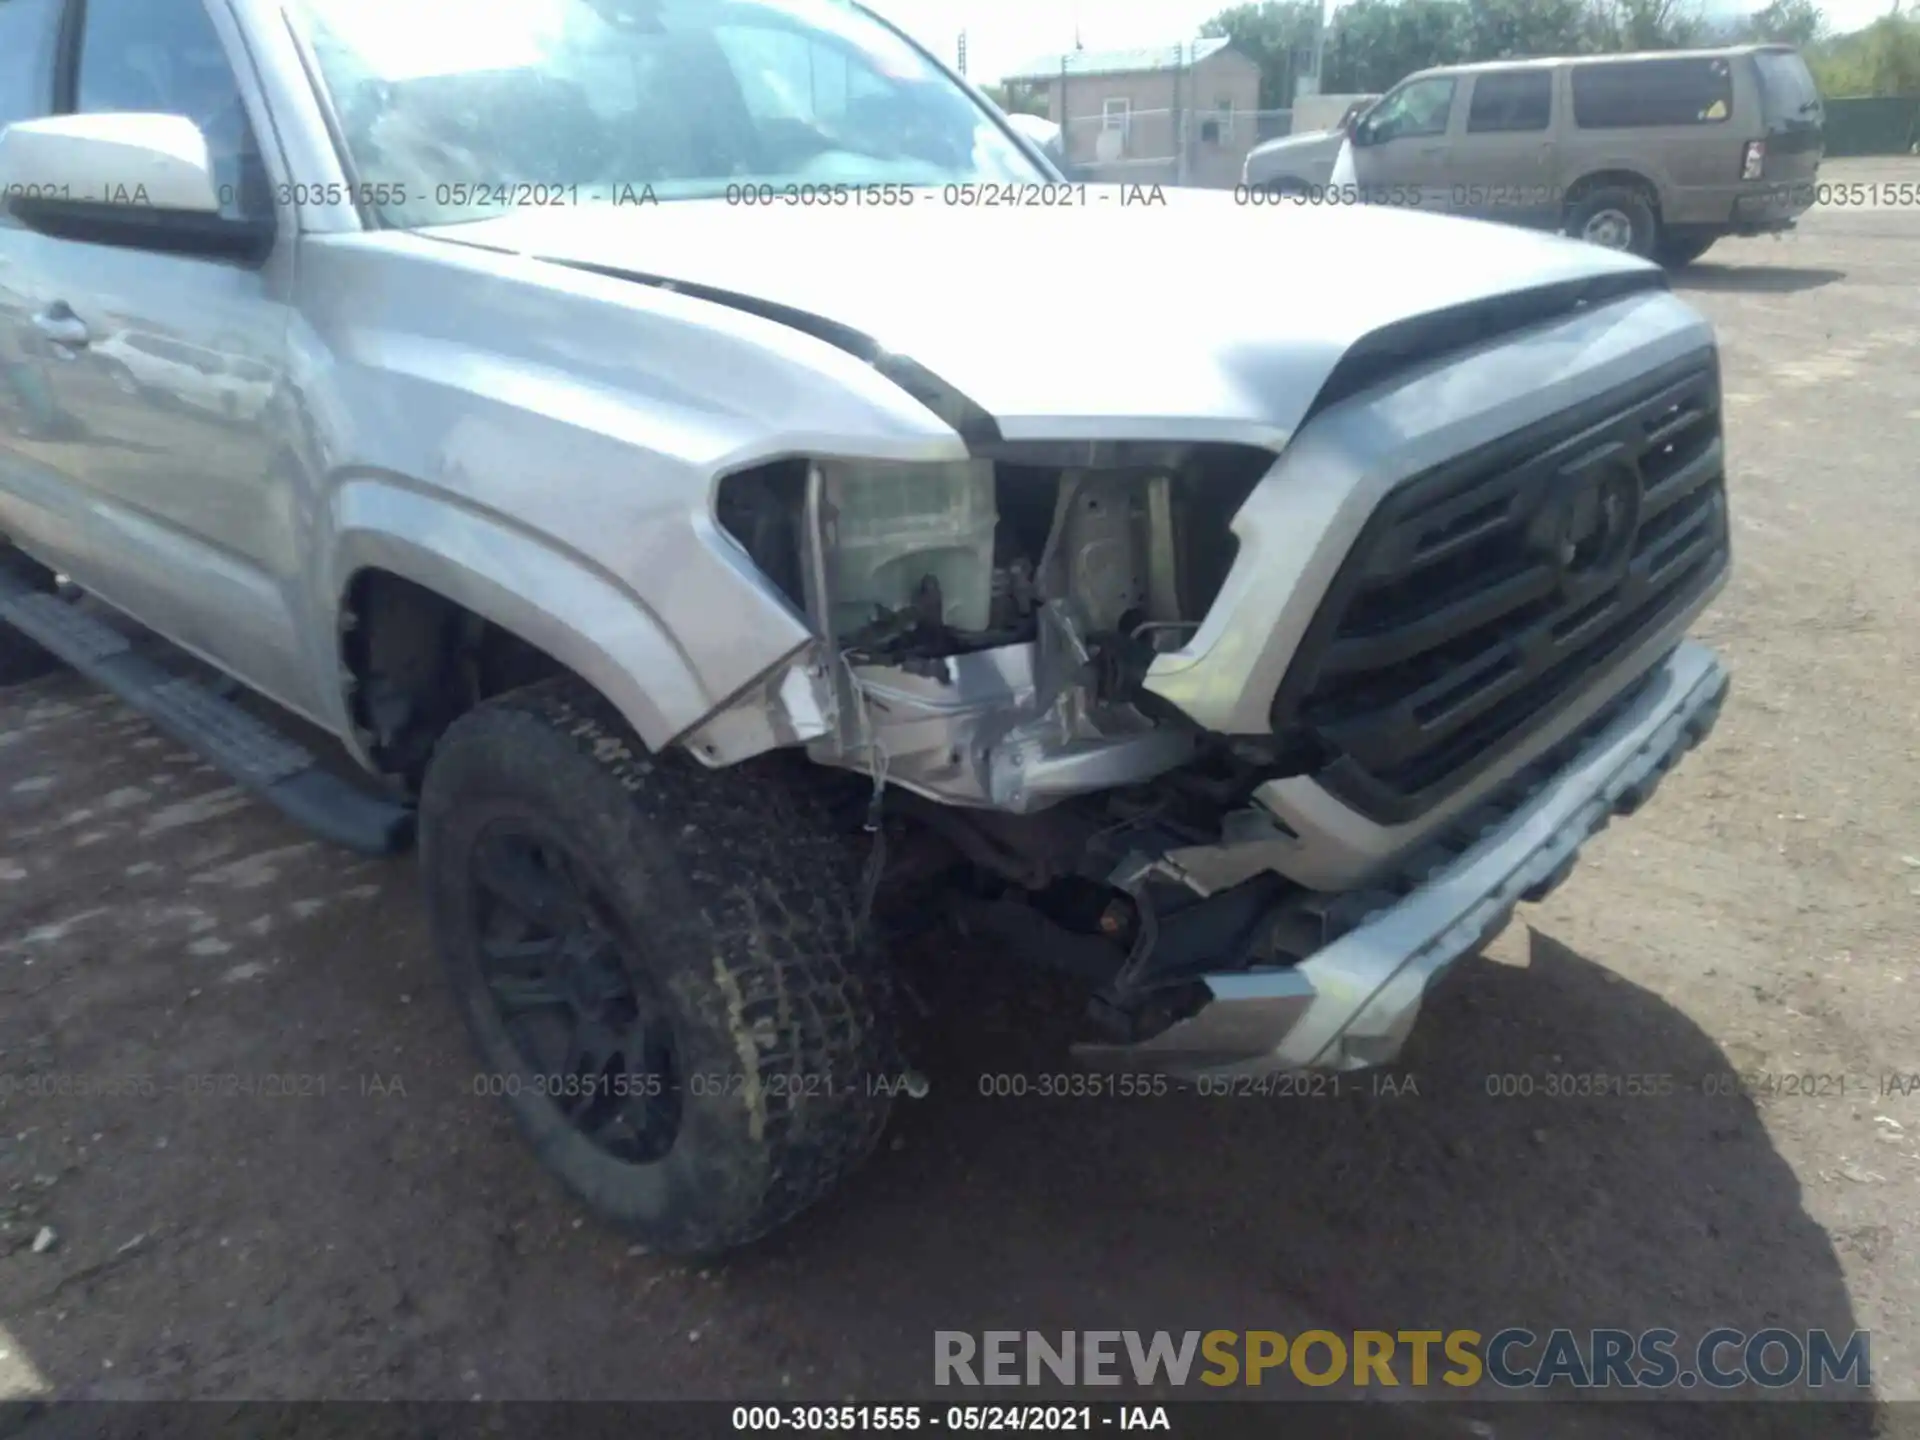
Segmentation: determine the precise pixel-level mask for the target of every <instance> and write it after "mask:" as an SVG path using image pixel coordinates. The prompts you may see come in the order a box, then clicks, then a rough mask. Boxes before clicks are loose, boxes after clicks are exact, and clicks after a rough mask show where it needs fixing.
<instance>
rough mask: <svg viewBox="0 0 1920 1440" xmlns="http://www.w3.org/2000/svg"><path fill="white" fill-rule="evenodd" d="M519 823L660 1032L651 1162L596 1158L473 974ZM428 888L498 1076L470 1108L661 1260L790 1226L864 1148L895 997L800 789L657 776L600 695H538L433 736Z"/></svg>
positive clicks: (837, 849)
mask: <svg viewBox="0 0 1920 1440" xmlns="http://www.w3.org/2000/svg"><path fill="white" fill-rule="evenodd" d="M528 823H531V824H534V825H537V826H545V827H548V829H550V830H551V831H552V832H553V833H555V834H557V835H559V836H560V837H562V841H563V847H564V850H565V852H566V860H567V861H568V862H570V863H571V864H573V865H575V866H577V867H579V868H580V870H581V871H582V872H583V873H584V874H585V875H586V876H587V877H589V879H590V881H591V883H592V885H593V886H594V887H596V888H597V894H598V895H599V896H600V897H601V900H600V901H599V902H597V903H602V904H604V907H605V909H606V910H607V911H609V912H611V914H612V916H613V919H614V921H615V922H616V923H617V924H618V925H619V926H620V927H621V928H620V931H619V933H621V934H622V935H627V936H630V937H633V941H634V943H632V944H631V945H621V946H619V947H617V948H618V950H619V953H620V956H621V963H622V964H623V965H624V967H625V970H626V973H627V974H628V975H630V976H632V977H633V978H634V980H635V983H636V987H637V989H636V993H640V989H642V988H643V989H644V991H645V993H648V994H650V995H652V996H653V997H654V999H655V1000H656V1002H658V1004H657V1008H658V1010H659V1011H660V1012H661V1013H663V1014H665V1015H666V1016H667V1018H668V1019H669V1020H670V1023H671V1029H672V1044H673V1054H674V1064H673V1080H672V1085H671V1088H672V1091H673V1093H674V1094H675V1095H676V1096H677V1104H678V1120H677V1125H678V1128H677V1130H674V1131H673V1133H672V1137H671V1148H669V1149H666V1150H665V1152H664V1153H663V1154H660V1155H659V1156H658V1157H657V1158H655V1159H652V1160H651V1162H650V1163H638V1162H636V1161H634V1160H631V1159H625V1158H621V1157H619V1156H616V1155H613V1154H609V1153H607V1152H606V1151H605V1150H603V1149H601V1148H599V1146H597V1145H596V1143H595V1141H594V1140H593V1139H590V1138H589V1137H588V1136H587V1135H585V1134H583V1133H582V1132H581V1130H579V1129H576V1128H575V1127H574V1126H573V1125H571V1124H570V1123H569V1122H568V1120H567V1118H566V1116H565V1115H564V1114H563V1113H562V1111H561V1109H560V1108H559V1106H558V1105H557V1104H556V1103H555V1102H554V1100H552V1099H550V1098H548V1097H547V1095H545V1094H543V1093H537V1087H536V1086H535V1085H533V1084H531V1083H529V1082H530V1081H531V1080H532V1079H533V1077H532V1075H531V1073H530V1062H529V1060H528V1058H527V1057H526V1055H525V1053H524V1051H523V1050H522V1049H521V1048H519V1047H518V1046H517V1045H516V1041H515V1039H514V1036H513V1034H512V1033H511V1032H510V1031H509V1029H508V1026H507V1023H506V1021H505V1020H504V1019H503V1018H502V1014H501V1012H500V1010H499V1009H498V1008H497V1006H496V1004H495V991H494V990H493V989H492V988H490V983H489V981H488V980H487V979H486V978H485V976H484V974H483V971H482V968H481V967H482V964H483V961H482V958H481V957H482V952H481V950H480V941H481V934H480V931H479V929H478V928H477V922H476V914H477V912H476V909H475V905H476V901H475V900H474V898H473V897H474V895H475V894H476V890H475V888H474V887H475V882H474V880H473V878H472V875H473V870H472V867H473V865H474V863H475V856H476V844H477V842H478V841H479V840H480V837H481V835H482V833H483V831H484V832H486V833H488V834H498V833H499V831H500V829H501V827H506V828H507V829H509V830H511V829H512V827H514V826H516V825H524V824H528ZM489 827H492V828H491V829H489ZM489 843H491V842H489ZM420 868H421V873H422V876H423V879H424V883H425V888H426V895H427V902H428V912H429V918H430V923H431V925H432V930H433V937H434V942H435V945H436V948H438V950H439V951H440V953H441V957H442V959H443V961H444V962H445V963H446V965H447V967H448V971H449V974H450V976H451V978H452V982H453V988H454V994H455V997H456V999H457V1000H458V1002H459V1004H460V1007H461V1009H462V1011H463V1012H464V1014H465V1017H466V1020H467V1023H468V1026H469V1028H470V1029H471V1031H472V1033H473V1036H474V1040H475V1043H476V1044H477V1046H478V1047H479V1052H480V1057H481V1071H482V1074H483V1075H485V1076H500V1077H506V1078H505V1081H504V1083H503V1084H501V1085H498V1086H493V1085H489V1086H487V1087H484V1088H490V1089H504V1090H506V1091H507V1092H508V1093H506V1094H505V1095H504V1097H503V1098H504V1099H505V1100H506V1103H507V1105H508V1107H509V1109H510V1110H511V1111H512V1112H513V1115H514V1117H515V1119H516V1120H517V1121H518V1123H519V1125H520V1128H521V1130H522V1131H523V1133H524V1134H525V1136H526V1138H527V1140H528V1141H529V1142H530V1143H531V1144H532V1146H533V1148H534V1151H535V1152H536V1154H537V1155H538V1157H539V1158H540V1160H541V1162H542V1163H543V1164H544V1165H545V1166H546V1167H547V1168H548V1169H550V1170H551V1171H552V1172H553V1173H554V1174H555V1175H557V1176H558V1177H559V1179H560V1180H561V1181H562V1182H564V1184H565V1185H566V1186H567V1187H568V1188H569V1189H570V1190H572V1191H573V1192H574V1194H576V1195H577V1196H578V1197H579V1198H580V1199H581V1200H583V1201H584V1202H585V1203H586V1204H587V1206H588V1207H589V1208H590V1209H591V1210H592V1211H593V1212H594V1213H595V1214H597V1215H599V1216H600V1217H602V1218H604V1219H605V1220H607V1221H609V1222H611V1223H613V1224H615V1225H616V1226H618V1227H620V1228H621V1229H623V1230H625V1231H627V1232H629V1233H630V1234H632V1235H634V1236H635V1238H637V1239H640V1240H642V1241H644V1242H645V1243H646V1244H648V1245H650V1246H652V1247H654V1248H656V1249H659V1250H663V1251H670V1252H675V1253H692V1254H704V1253H711V1252H717V1251H720V1250H724V1249H728V1248H731V1247H734V1246H738V1245H741V1244H744V1243H745V1242H747V1241H750V1240H753V1239H755V1238H756V1237H758V1236H760V1235H763V1234H765V1233H767V1232H768V1231H770V1230H773V1229H774V1228H775V1227H777V1226H779V1225H781V1224H783V1223H784V1222H786V1221H787V1220H789V1219H791V1218H792V1217H793V1216H794V1215H796V1214H798V1213H799V1212H800V1211H801V1210H803V1209H805V1208H806V1207H807V1206H809V1205H811V1204H812V1203H814V1202H815V1201H816V1200H818V1199H820V1198H821V1197H822V1196H823V1195H825V1194H826V1193H827V1192H828V1191H829V1190H831V1189H832V1188H833V1187H834V1186H835V1185H836V1184H837V1183H838V1182H839V1181H840V1180H841V1179H842V1178H843V1177H844V1176H846V1175H847V1174H848V1173H849V1172H850V1171H852V1170H853V1169H854V1168H855V1167H856V1166H858V1165H859V1163H860V1162H861V1161H862V1160H863V1159H864V1158H865V1157H866V1156H867V1154H868V1153H869V1152H870V1151H871V1150H872V1149H873V1147H874V1144H875V1142H876V1141H877V1140H878V1138H879V1136H880V1133H881V1131H882V1129H883V1128H884V1126H885V1124H886V1118H887V1111H888V1100H887V1092H886V1088H885V1087H886V1083H887V1078H888V1076H889V1075H891V1074H893V1073H894V1072H896V1071H897V1070H898V1061H897V1054H896V1051H895V1048H894V1045H895V1041H894V1030H893V1025H892V1004H891V998H892V992H891V986H890V984H889V983H888V982H889V977H888V975H887V973H886V971H885V970H884V968H883V967H882V966H881V965H880V964H879V963H877V961H876V958H875V957H874V955H873V953H872V950H871V947H870V946H868V945H867V944H866V943H865V942H864V941H862V940H861V939H859V938H857V931H856V913H857V900H856V886H857V880H858V870H859V856H858V853H857V850H855V849H853V848H850V847H849V846H848V844H847V841H846V839H845V837H843V836H841V835H839V834H837V833H836V832H835V830H834V828H833V825H832V823H831V821H830V820H828V819H827V817H826V816H825V814H824V812H823V811H821V810H820V808H819V806H818V802H817V800H816V799H815V798H814V797H813V792H811V791H810V790H809V788H808V787H807V786H805V785H804V784H800V785H789V784H785V783H782V777H781V776H780V775H779V774H778V773H776V771H775V770H774V769H769V768H763V767H762V766H761V765H759V764H756V763H749V764H748V765H746V766H741V767H735V768H732V769H721V770H706V769H703V768H702V767H700V766H699V765H698V764H697V763H695V762H694V761H692V760H691V759H689V758H688V757H686V756H684V755H681V754H679V753H678V752H674V753H670V754H665V755H650V754H648V753H647V751H646V750H645V748H644V747H643V746H642V745H641V743H640V742H639V741H638V740H637V739H636V738H635V737H634V736H633V735H632V733H631V732H630V730H629V729H628V728H627V726H626V725H625V723H624V722H623V721H622V720H621V718H620V717H619V715H618V714H617V713H616V712H615V711H614V710H613V708H612V707H611V706H610V705H608V704H607V702H606V701H605V700H603V699H602V698H600V697H599V696H598V695H597V694H595V693H594V692H593V691H592V690H591V689H589V688H588V687H586V686H584V685H582V684H580V683H579V682H577V681H574V680H571V679H563V680H555V681H548V682H543V683H541V684H538V685H534V686H531V687H529V688H527V689H524V690H520V691H516V692H514V693H512V694H510V695H506V696H503V697H501V698H499V699H496V700H493V701H490V702H488V703H486V704H484V705H481V706H479V707H478V708H476V709H474V710H472V711H470V712H469V713H468V714H466V715H465V716H463V717H462V718H461V719H459V720H458V721H456V722H455V723H454V724H453V725H452V726H451V727H450V728H449V729H448V731H447V733H446V734H445V736H443V737H442V739H441V741H440V743H439V745H438V746H437V748H436V750H435V752H434V757H433V760H432V763H431V765H430V766H429V768H428V771H427V776H426V782H425V785H424V787H423V792H422V795H421V802H420ZM481 893H484V892H481ZM514 1077H519V1079H518V1081H516V1080H515V1079H514Z"/></svg>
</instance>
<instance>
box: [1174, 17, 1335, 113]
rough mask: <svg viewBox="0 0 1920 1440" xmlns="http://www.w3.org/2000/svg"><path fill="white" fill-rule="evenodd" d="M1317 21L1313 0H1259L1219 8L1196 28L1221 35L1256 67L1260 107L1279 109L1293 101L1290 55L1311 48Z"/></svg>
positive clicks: (1293, 58) (1292, 69) (1293, 76)
mask: <svg viewBox="0 0 1920 1440" xmlns="http://www.w3.org/2000/svg"><path fill="white" fill-rule="evenodd" d="M1319 24H1320V7H1319V5H1318V4H1316V3H1315V0H1262V3H1260V4H1257V5H1236V6H1234V7H1233V8H1232V9H1231V10H1222V11H1221V12H1220V13H1219V14H1218V15H1216V16H1214V17H1213V19H1211V20H1209V21H1208V22H1207V23H1206V24H1205V25H1203V26H1201V27H1200V33H1201V34H1202V35H1207V36H1214V35H1219V36H1224V37H1226V39H1227V40H1228V41H1229V42H1230V43H1231V44H1232V46H1233V48H1234V49H1235V50H1238V51H1239V52H1240V53H1241V54H1242V55H1244V56H1246V57H1247V58H1248V59H1249V60H1252V61H1253V62H1255V63H1256V64H1257V65H1259V67H1260V106H1261V108H1262V109H1264V110H1279V109H1284V108H1285V107H1287V106H1289V105H1291V104H1292V103H1293V91H1294V82H1295V79H1296V76H1295V69H1296V66H1295V57H1296V56H1297V55H1300V54H1303V53H1306V52H1310V51H1311V50H1312V49H1313V37H1314V30H1315V29H1316V28H1317V27H1318V26H1319Z"/></svg>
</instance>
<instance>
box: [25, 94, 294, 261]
mask: <svg viewBox="0 0 1920 1440" xmlns="http://www.w3.org/2000/svg"><path fill="white" fill-rule="evenodd" d="M0 194H3V195H5V196H6V197H7V205H8V208H9V209H10V210H11V211H12V213H13V215H14V217H15V218H16V219H18V220H19V221H20V223H21V224H23V225H25V226H27V227H28V228H30V229H34V230H40V231H44V232H45V233H47V234H50V235H59V236H61V237H63V238H66V239H73V240H85V241H93V242H95V243H99V244H106V245H134V246H142V247H148V248H155V249H170V250H184V251H188V252H198V253H205V254H217V255H231V256H237V257H255V256H258V255H262V254H264V253H265V249H266V248H268V247H270V246H271V245H272V241H273V222H272V221H271V219H268V220H264V221H248V220H236V219H231V218H229V217H227V216H224V215H222V214H221V201H222V200H223V199H224V198H227V197H224V196H223V195H222V194H221V187H220V186H219V185H218V184H217V183H216V182H215V180H214V175H213V161H212V159H211V157H210V156H209V154H208V152H207V140H206V136H204V135H202V134H201V133H200V127H199V126H197V125H195V124H194V123H193V121H191V120H189V119H187V118H186V117H185V116H184V115H157V114H107V115H56V116H53V117H51V118H48V119H44V120H22V121H16V122H15V123H13V124H12V125H9V126H7V127H6V128H5V129H4V130H0Z"/></svg>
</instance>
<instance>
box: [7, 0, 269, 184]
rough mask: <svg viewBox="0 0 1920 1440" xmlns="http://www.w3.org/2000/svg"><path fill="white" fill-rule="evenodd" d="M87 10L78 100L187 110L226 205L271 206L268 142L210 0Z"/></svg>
mask: <svg viewBox="0 0 1920 1440" xmlns="http://www.w3.org/2000/svg"><path fill="white" fill-rule="evenodd" d="M8 3H10V0H8ZM83 14H84V17H85V20H84V24H83V27H82V29H81V32H80V60H79V68H78V70H77V71H76V73H75V76H74V81H75V84H74V107H73V108H74V109H75V110H76V111H77V112H79V113H80V114H97V113H110V112H116V111H119V112H125V111H153V112H156V113H159V114H165V115H184V116H186V117H187V118H188V119H189V120H191V121H193V122H194V123H195V124H196V125H198V126H199V127H200V130H201V133H203V134H204V135H205V136H206V137H207V150H208V153H209V154H210V155H211V156H212V159H213V175H214V182H215V184H216V185H218V187H219V191H220V197H221V207H220V208H221V212H222V213H223V214H225V215H227V216H229V217H231V218H235V219H245V218H251V217H255V216H259V215H263V214H266V213H267V212H268V210H269V208H270V206H269V204H268V189H267V175H266V169H265V167H264V166H263V165H262V163H261V160H260V148H259V145H258V144H257V143H256V141H255V139H254V134H253V125H252V123H251V122H250V121H249V120H248V119H247V107H246V104H245V102H244V101H242V100H241V98H240V87H239V85H238V84H237V83H236V82H235V80H234V78H233V70H232V67H231V66H229V65H228V63H227V55H226V50H225V48H224V47H223V46H222V45H221V43H220V36H219V34H218V33H217V32H216V31H215V30H214V28H213V21H212V19H211V18H210V17H209V16H208V14H207V10H206V5H205V3H204V0H86V7H85V10H84V12H83Z"/></svg>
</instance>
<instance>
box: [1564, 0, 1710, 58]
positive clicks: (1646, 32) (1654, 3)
mask: <svg viewBox="0 0 1920 1440" xmlns="http://www.w3.org/2000/svg"><path fill="white" fill-rule="evenodd" d="M1703 28H1704V25H1703V22H1702V19H1701V15H1700V11H1699V9H1698V8H1697V6H1696V5H1695V4H1694V3H1693V0H1595V4H1594V6H1593V9H1592V10H1591V11H1590V12H1589V15H1588V30H1587V34H1588V39H1589V41H1590V45H1589V48H1590V49H1593V50H1597V51H1602V52H1606V51H1617V50H1678V49H1680V48H1681V47H1683V46H1686V45H1691V44H1694V43H1695V42H1696V41H1697V40H1698V39H1699V38H1700V32H1701V30H1702V29H1703Z"/></svg>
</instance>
